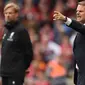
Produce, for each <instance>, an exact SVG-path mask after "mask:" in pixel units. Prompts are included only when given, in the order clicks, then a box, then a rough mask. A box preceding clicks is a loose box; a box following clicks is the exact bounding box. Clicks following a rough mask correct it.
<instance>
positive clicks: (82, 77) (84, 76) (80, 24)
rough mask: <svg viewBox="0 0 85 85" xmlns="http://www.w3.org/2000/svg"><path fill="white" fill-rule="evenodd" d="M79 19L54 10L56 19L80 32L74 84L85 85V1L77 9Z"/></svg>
mask: <svg viewBox="0 0 85 85" xmlns="http://www.w3.org/2000/svg"><path fill="white" fill-rule="evenodd" d="M76 15H77V20H72V19H70V18H68V17H66V16H64V15H63V14H61V13H60V12H58V11H55V12H54V15H53V17H54V20H62V21H64V23H65V24H66V25H67V26H69V27H71V28H72V29H74V30H76V31H77V32H78V33H77V35H76V38H75V41H74V47H73V52H74V60H75V71H74V84H75V85H85V25H84V24H85V1H81V2H79V3H78V6H77V10H76Z"/></svg>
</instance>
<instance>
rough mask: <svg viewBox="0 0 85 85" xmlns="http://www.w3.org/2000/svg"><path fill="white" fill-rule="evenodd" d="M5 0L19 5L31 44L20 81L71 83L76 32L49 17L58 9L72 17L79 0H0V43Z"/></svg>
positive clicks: (31, 84) (27, 83)
mask: <svg viewBox="0 0 85 85" xmlns="http://www.w3.org/2000/svg"><path fill="white" fill-rule="evenodd" d="M8 1H13V2H15V3H17V4H18V5H19V6H20V8H21V10H20V19H21V20H22V23H23V24H24V25H25V27H26V29H27V30H28V33H29V35H30V39H31V42H32V45H33V51H34V56H33V61H32V63H31V65H30V67H29V68H28V69H27V71H26V76H25V79H24V80H25V82H24V85H73V75H74V72H73V70H74V62H73V60H74V56H73V51H72V47H73V41H74V38H75V35H76V32H75V31H74V30H72V29H71V28H69V27H67V26H66V25H65V24H64V23H63V22H61V21H53V12H54V10H58V11H60V12H61V13H63V14H64V15H66V16H67V17H70V18H72V19H76V15H75V14H76V13H75V12H76V7H77V3H78V2H79V1H81V0H0V43H1V40H2V36H3V32H4V26H3V24H4V15H3V8H4V5H5V4H6V3H7V2H8ZM0 47H1V44H0ZM0 58H1V56H0ZM0 85H1V80H0Z"/></svg>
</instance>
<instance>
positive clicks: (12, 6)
mask: <svg viewBox="0 0 85 85" xmlns="http://www.w3.org/2000/svg"><path fill="white" fill-rule="evenodd" d="M8 8H14V10H15V12H19V10H20V7H19V6H18V4H16V3H14V2H8V3H7V4H6V5H5V7H4V11H6V10H7V9H8Z"/></svg>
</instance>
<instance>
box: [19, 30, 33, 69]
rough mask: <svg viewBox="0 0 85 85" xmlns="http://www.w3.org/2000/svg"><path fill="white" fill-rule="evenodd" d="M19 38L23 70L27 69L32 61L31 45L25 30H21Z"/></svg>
mask: <svg viewBox="0 0 85 85" xmlns="http://www.w3.org/2000/svg"><path fill="white" fill-rule="evenodd" d="M19 37H20V44H21V49H22V52H23V54H24V61H25V68H26V69H27V68H28V67H29V66H30V63H31V61H32V59H33V49H32V43H31V40H30V37H29V34H28V32H27V30H26V29H23V30H21V31H20V32H19Z"/></svg>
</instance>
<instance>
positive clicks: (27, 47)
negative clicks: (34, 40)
mask: <svg viewBox="0 0 85 85" xmlns="http://www.w3.org/2000/svg"><path fill="white" fill-rule="evenodd" d="M5 27H6V30H7V31H6V32H5V33H4V36H3V40H2V49H1V55H2V58H1V76H17V77H24V75H25V71H26V69H27V68H28V67H29V65H30V63H31V61H32V58H33V50H32V44H31V41H30V38H29V34H28V32H27V30H26V29H25V27H24V26H23V25H22V24H21V22H20V21H16V22H11V23H6V24H5Z"/></svg>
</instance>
